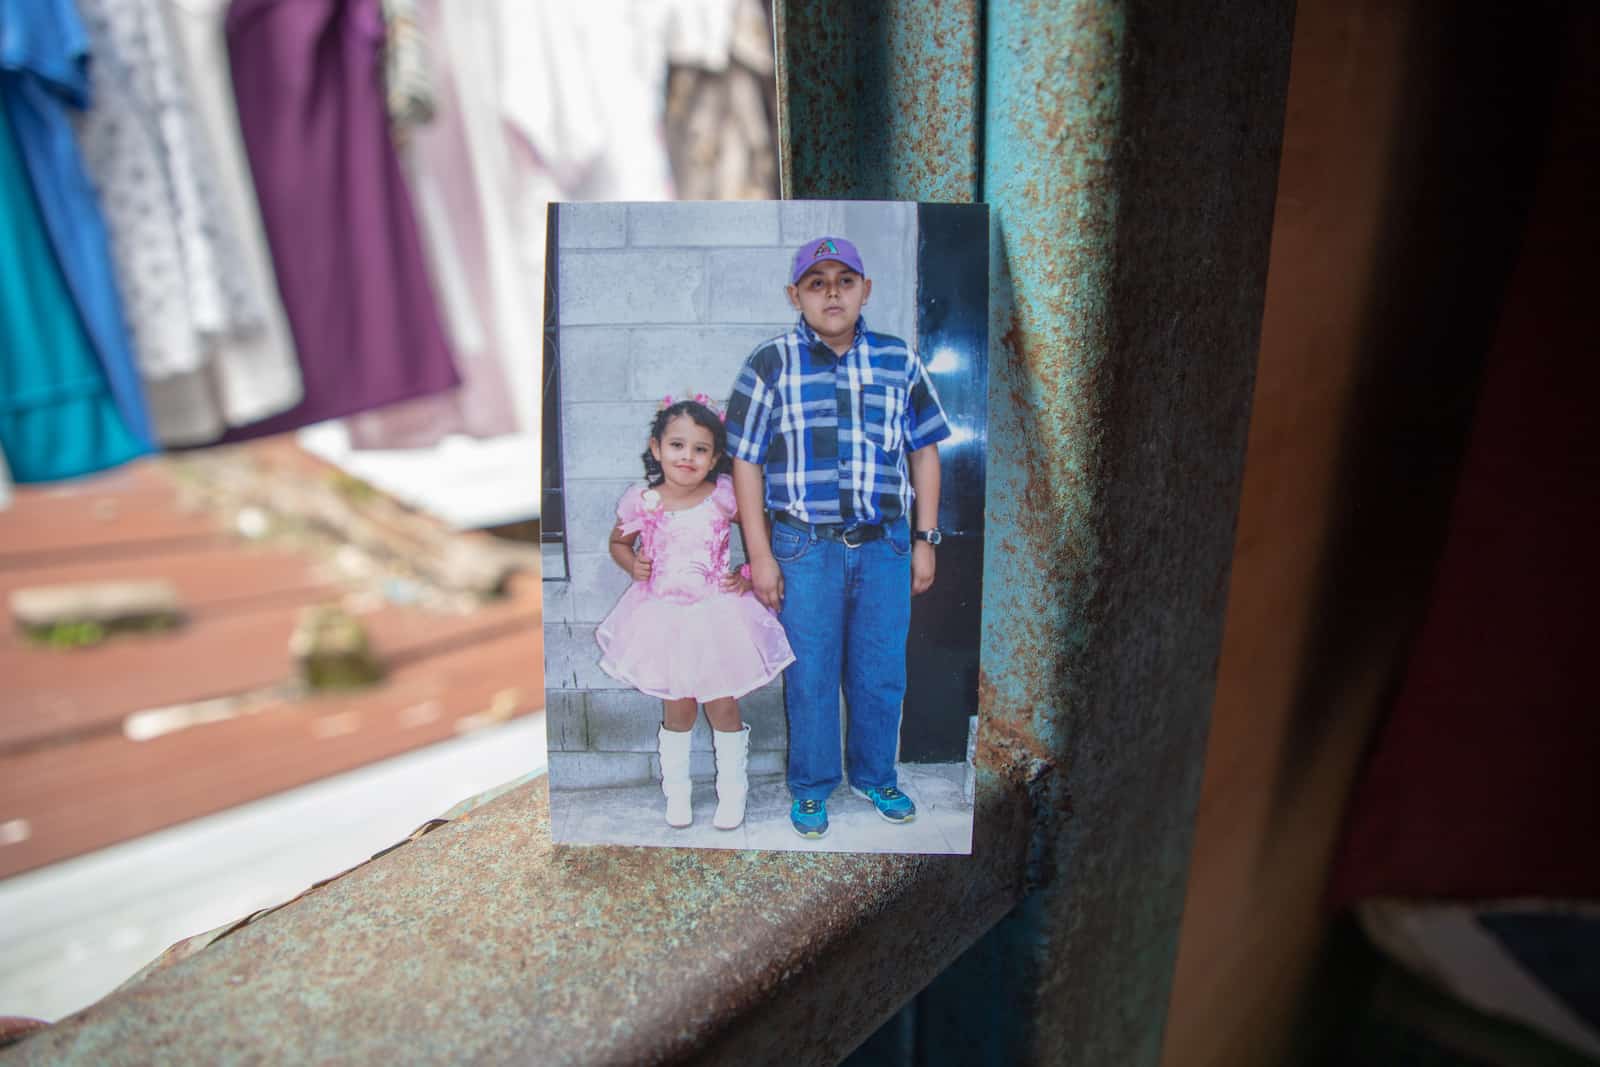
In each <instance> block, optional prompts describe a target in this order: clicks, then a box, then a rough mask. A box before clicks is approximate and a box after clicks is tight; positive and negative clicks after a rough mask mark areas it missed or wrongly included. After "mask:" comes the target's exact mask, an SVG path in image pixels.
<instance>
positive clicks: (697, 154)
mask: <svg viewBox="0 0 1600 1067" xmlns="http://www.w3.org/2000/svg"><path fill="white" fill-rule="evenodd" d="M682 6H685V7H686V6H687V5H682ZM691 15H698V16H699V17H698V18H693V17H690V16H691ZM772 51H773V50H772V28H771V26H770V25H769V23H768V19H767V12H766V7H765V6H764V5H763V4H762V3H761V0H717V2H716V3H708V4H706V5H705V6H704V7H703V8H701V9H700V10H699V11H696V12H688V11H684V12H682V13H681V14H680V18H679V20H678V22H677V27H676V32H675V33H674V34H673V38H672V50H671V53H670V56H671V60H672V73H671V75H670V76H669V79H668V82H667V149H668V152H669V153H670V155H671V158H672V176H673V180H674V182H675V183H676V184H677V190H678V195H679V196H680V197H682V198H683V199H685V200H771V199H773V198H775V197H776V196H777V195H778V153H777V146H776V145H775V144H774V143H773V136H772V131H773V130H774V129H776V126H777V108H778V99H777V95H778V92H777V81H776V80H775V78H774V77H773V74H774V69H775V68H774V63H773V54H772Z"/></svg>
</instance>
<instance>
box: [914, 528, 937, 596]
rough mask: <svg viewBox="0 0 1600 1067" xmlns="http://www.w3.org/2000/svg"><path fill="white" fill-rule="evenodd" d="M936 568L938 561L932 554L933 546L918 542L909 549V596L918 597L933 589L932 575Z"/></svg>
mask: <svg viewBox="0 0 1600 1067" xmlns="http://www.w3.org/2000/svg"><path fill="white" fill-rule="evenodd" d="M937 567H938V559H937V557H936V556H935V554H934V551H933V546H932V545H930V544H928V543H927V542H926V541H918V542H917V543H916V544H915V545H913V546H912V548H911V595H912V596H918V595H920V594H922V593H926V592H927V591H928V590H929V589H932V588H933V574H934V571H935V570H936V569H937Z"/></svg>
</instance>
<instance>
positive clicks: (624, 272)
mask: <svg viewBox="0 0 1600 1067" xmlns="http://www.w3.org/2000/svg"><path fill="white" fill-rule="evenodd" d="M557 210H558V221H557V227H558V240H559V245H558V247H559V255H558V263H557V268H556V269H557V272H558V273H557V279H558V288H559V302H558V305H557V306H558V309H559V315H560V337H559V345H558V350H559V362H558V367H559V371H558V373H559V374H560V379H561V420H560V429H559V432H560V434H561V459H562V464H561V465H562V480H563V481H562V485H563V491H564V494H565V500H566V518H567V527H566V546H565V547H566V552H567V575H568V577H567V578H566V579H565V580H549V581H546V582H545V583H544V595H545V601H544V613H545V614H544V620H545V678H546V687H547V690H548V693H547V700H546V722H547V724H548V726H547V729H548V730H549V735H550V783H551V786H552V787H553V788H557V789H562V788H588V787H601V786H612V785H630V784H638V783H640V782H644V781H648V780H650V779H651V778H657V779H659V777H660V767H659V765H658V764H657V762H656V759H655V755H654V753H655V747H656V741H655V737H656V733H655V732H656V728H657V726H658V725H659V723H660V720H661V708H660V702H659V701H657V700H655V699H654V698H651V697H646V696H644V695H642V694H640V693H637V692H635V691H634V690H631V689H620V688H618V687H617V682H616V681H615V680H614V679H612V678H611V677H610V676H608V675H607V674H605V672H603V671H601V670H600V668H599V665H598V662H597V660H598V658H599V648H598V647H597V646H596V645H595V641H594V631H595V627H596V625H597V624H598V623H599V622H600V620H601V619H603V618H604V617H605V615H606V613H607V612H608V611H610V610H611V607H612V605H614V604H615V603H616V601H617V598H618V597H619V596H621V595H622V592H623V590H624V589H626V588H627V586H628V576H627V575H626V574H624V573H623V572H622V570H621V569H620V568H619V567H617V565H616V564H615V563H614V562H612V560H611V556H610V554H609V553H608V552H607V550H606V542H607V539H608V537H609V535H610V531H611V527H612V524H613V523H614V521H615V518H616V503H617V499H618V498H619V497H620V496H621V495H622V493H623V491H624V490H625V489H627V487H628V486H629V485H631V484H633V483H635V482H638V481H640V480H642V478H643V476H644V469H643V466H642V464H641V462H640V458H639V457H640V453H642V452H643V451H644V449H645V444H646V438H647V435H648V431H649V424H650V420H651V418H652V417H653V416H654V414H655V411H656V408H657V405H658V404H659V402H660V400H661V398H662V397H663V396H664V395H666V394H668V393H671V394H672V395H674V396H678V395H683V394H693V393H696V392H704V393H707V394H709V395H710V396H712V397H714V398H716V400H717V402H718V403H719V404H721V403H723V402H724V401H725V400H726V399H727V396H728V393H729V391H730V389H731V387H732V385H733V379H734V377H735V376H736V375H737V374H738V371H739V368H740V367H741V366H742V365H743V363H744V360H745V358H746V357H747V356H748V355H749V354H750V352H751V350H752V349H754V348H755V346H756V345H757V344H759V343H760V342H762V341H764V340H766V339H767V338H769V337H772V336H774V335H775V334H779V333H782V332H784V331H785V330H787V329H789V327H790V326H791V325H793V323H794V312H793V310H792V309H791V308H790V306H789V303H788V300H787V298H786V297H785V295H784V291H783V287H784V283H785V282H787V281H788V269H789V264H790V261H791V258H792V256H793V254H794V249H795V248H796V247H797V246H798V245H799V244H800V243H801V242H803V241H805V240H807V239H809V238H812V237H816V236H820V235H822V234H825V233H827V234H837V235H841V236H844V237H848V238H849V239H850V240H852V241H854V242H855V244H856V246H857V247H858V248H859V249H860V250H861V255H862V259H863V262H864V266H865V267H866V270H867V275H868V277H870V278H871V279H872V283H873V291H872V296H871V298H870V300H869V302H868V305H867V308H866V312H865V315H866V319H867V322H868V324H869V325H870V326H871V327H872V328H873V329H874V330H879V331H882V332H886V333H893V334H898V335H899V336H901V337H905V338H907V339H908V340H911V341H912V342H913V343H915V326H916V252H917V232H916V207H915V205H912V204H876V203H862V202H852V203H833V202H820V201H789V202H779V201H766V202H740V203H733V202H726V203H677V204H672V203H668V204H564V205H561V206H560V207H559V208H558V209H557ZM740 705H741V707H742V709H743V712H744V716H745V720H746V721H747V722H749V723H751V726H752V730H751V761H750V769H751V771H752V773H756V774H765V773H774V774H776V773H781V772H782V770H783V766H784V759H785V754H784V748H785V727H784V721H783V700H782V689H781V683H778V682H774V683H773V684H772V685H770V686H768V687H767V688H765V689H763V690H761V691H759V692H756V693H752V694H750V695H749V696H747V697H745V698H744V699H743V700H742V701H740ZM710 740H711V735H710V733H709V730H708V727H707V726H706V723H705V721H704V719H703V717H702V720H701V722H700V723H699V724H698V725H697V726H696V727H695V739H694V751H695V755H694V757H693V765H692V770H693V772H694V773H695V775H696V776H697V777H710V776H712V774H713V770H712V766H711V752H710Z"/></svg>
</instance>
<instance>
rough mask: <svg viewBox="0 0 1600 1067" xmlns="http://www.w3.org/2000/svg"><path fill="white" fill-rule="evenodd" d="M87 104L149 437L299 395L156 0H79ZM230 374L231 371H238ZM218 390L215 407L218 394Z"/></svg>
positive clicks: (81, 124) (246, 417)
mask: <svg viewBox="0 0 1600 1067" xmlns="http://www.w3.org/2000/svg"><path fill="white" fill-rule="evenodd" d="M78 6H79V11H80V12H81V13H82V15H83V18H84V22H85V25H86V27H87V29H88V33H89V44H90V51H91V55H92V57H93V67H92V71H93V79H94V92H95V106H94V107H93V108H91V109H90V110H89V111H88V112H86V113H84V114H83V115H82V116H80V117H79V118H78V120H77V123H76V125H77V131H78V142H79V144H80V146H81V147H82V150H83V157H84V162H85V164H86V165H87V167H88V169H89V173H90V175H91V177H92V178H93V179H94V182H95V185H96V187H97V189H98V191H99V194H100V204H101V208H102V210H103V211H104V213H105V218H106V226H107V229H108V231H109V232H110V235H111V250H112V254H113V256H114V257H115V260H116V264H117V269H118V276H119V278H120V279H121V282H122V300H123V307H124V309H125V311H126V313H127V316H128V326H129V329H130V331H131V332H132V335H133V342H134V354H135V358H136V360H137V362H138V366H139V371H140V374H141V376H142V377H143V378H144V383H145V390H146V395H147V398H148V399H149V401H150V410H151V417H152V420H153V422H154V423H155V428H156V433H157V436H159V437H160V439H161V440H162V442H163V443H165V444H168V445H192V444H204V443H206V442H209V441H214V440H216V439H217V438H218V437H220V436H221V435H222V432H223V430H224V429H226V428H227V426H229V425H237V424H240V423H246V422H251V421H255V420H257V419H261V418H265V417H266V416H268V415H273V414H276V413H277V412H279V411H283V410H284V409H286V408H288V407H290V406H291V405H293V404H294V403H295V402H296V401H297V400H299V399H300V371H299V366H298V364H296V363H295V361H294V358H293V355H292V353H290V352H288V351H287V350H285V349H283V348H278V349H276V350H275V349H273V348H266V347H262V346H260V345H258V344H257V343H256V342H257V340H258V339H260V338H262V336H263V334H264V333H265V330H266V324H265V318H266V314H267V312H266V310H265V307H264V306H263V303H264V302H263V300H262V299H261V295H260V293H259V292H258V291H257V287H256V286H254V285H252V284H251V282H252V279H251V278H250V275H249V272H248V271H244V270H241V269H240V268H239V264H240V262H241V260H242V258H243V257H242V254H241V252H240V249H239V241H238V240H237V238H236V237H235V235H234V228H233V225H232V220H231V219H230V218H229V217H228V215H227V214H226V212H225V210H224V209H223V206H222V200H221V193H220V191H219V190H218V189H217V187H216V176H217V169H216V165H215V164H214V163H213V162H212V159H211V151H210V146H209V145H208V144H207V143H206V138H205V134H204V132H203V131H202V130H201V128H200V127H199V124H198V121H197V120H196V118H195V116H194V113H193V111H192V108H191V100H192V99H193V94H192V92H191V90H190V88H189V86H188V84H187V80H186V78H185V76H184V69H183V65H182V63H181V62H179V59H178V50H177V49H176V48H174V47H173V44H172V29H171V26H170V25H169V23H168V21H167V17H168V16H167V12H166V11H165V10H164V4H163V2H162V0H78ZM241 375H242V377H243V380H242V381H238V380H234V381H230V380H229V379H230V378H232V379H238V378H239V377H240V376H241ZM219 399H220V400H221V401H222V403H219V402H218V401H219Z"/></svg>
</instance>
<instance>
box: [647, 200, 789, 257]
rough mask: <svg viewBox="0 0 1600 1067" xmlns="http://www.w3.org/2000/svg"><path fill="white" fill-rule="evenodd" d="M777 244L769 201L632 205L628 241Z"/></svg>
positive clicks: (775, 207)
mask: <svg viewBox="0 0 1600 1067" xmlns="http://www.w3.org/2000/svg"><path fill="white" fill-rule="evenodd" d="M777 243H779V229H778V205H777V204H776V203H774V202H772V201H765V202H763V201H759V200H755V201H743V202H711V201H706V202H689V203H677V204H633V205H630V206H629V208H628V244H629V245H631V246H632V247H634V248H642V247H646V246H694V245H699V246H704V245H772V244H777Z"/></svg>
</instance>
